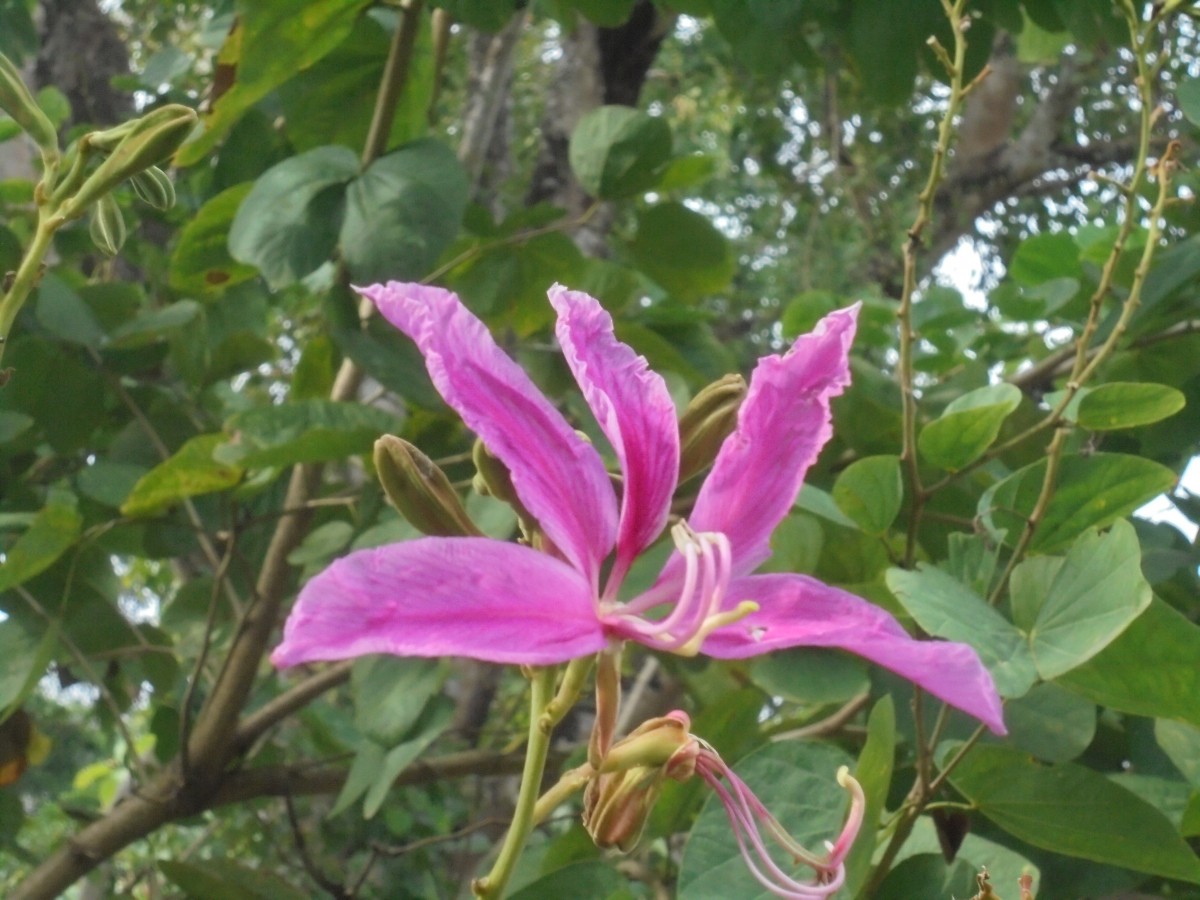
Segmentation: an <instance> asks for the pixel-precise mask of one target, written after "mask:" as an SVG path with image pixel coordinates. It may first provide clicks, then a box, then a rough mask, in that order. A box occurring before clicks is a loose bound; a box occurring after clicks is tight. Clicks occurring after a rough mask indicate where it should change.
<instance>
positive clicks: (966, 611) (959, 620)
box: [887, 563, 1037, 697]
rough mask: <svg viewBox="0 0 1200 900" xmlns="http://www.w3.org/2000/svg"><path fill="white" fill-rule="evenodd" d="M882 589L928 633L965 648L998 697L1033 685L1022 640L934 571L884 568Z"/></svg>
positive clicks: (1001, 619)
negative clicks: (988, 677)
mask: <svg viewBox="0 0 1200 900" xmlns="http://www.w3.org/2000/svg"><path fill="white" fill-rule="evenodd" d="M887 585H888V588H889V589H890V590H891V591H892V593H893V594H895V595H896V598H897V599H898V600H899V601H900V602H901V603H902V604H903V605H904V608H905V610H907V611H908V614H909V615H910V616H912V617H913V619H914V620H915V621H916V623H917V624H918V625H920V626H921V628H923V629H924V630H925V631H927V632H929V633H930V634H932V635H934V636H936V637H940V638H946V639H947V640H951V641H962V642H964V643H967V644H970V645H971V646H972V647H974V648H975V650H976V652H978V653H979V658H980V659H981V660H982V661H983V664H984V665H985V666H987V668H988V671H990V672H991V673H992V678H993V679H994V680H995V682H996V690H997V691H998V692H999V693H1000V696H1002V697H1021V696H1023V695H1024V694H1025V693H1026V692H1027V691H1028V690H1029V689H1030V687H1032V686H1033V683H1034V682H1035V681H1036V680H1037V672H1036V671H1035V669H1034V666H1033V659H1032V657H1031V656H1030V653H1029V646H1028V644H1027V643H1026V640H1025V636H1024V635H1022V634H1021V632H1020V631H1018V630H1017V629H1016V627H1015V626H1014V625H1013V624H1012V623H1011V622H1009V621H1008V620H1007V619H1005V618H1004V616H1002V615H1001V614H1000V613H999V612H997V611H996V609H995V608H993V607H992V606H989V605H988V604H987V602H986V601H985V600H984V599H983V598H982V597H979V596H978V595H977V594H975V593H974V592H972V591H971V590H970V589H968V588H967V587H966V586H965V585H963V584H961V583H960V582H959V581H957V580H956V579H954V578H951V577H950V576H949V575H947V574H946V573H945V572H943V571H941V570H940V569H936V568H934V567H933V566H930V565H928V564H926V563H921V564H920V565H918V567H917V569H916V570H915V571H910V570H907V569H888V571H887Z"/></svg>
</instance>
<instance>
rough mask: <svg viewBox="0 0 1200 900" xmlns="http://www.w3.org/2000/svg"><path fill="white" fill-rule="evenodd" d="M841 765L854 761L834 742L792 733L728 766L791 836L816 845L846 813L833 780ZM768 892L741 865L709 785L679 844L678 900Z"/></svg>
mask: <svg viewBox="0 0 1200 900" xmlns="http://www.w3.org/2000/svg"><path fill="white" fill-rule="evenodd" d="M842 766H847V767H851V768H853V766H854V761H853V760H852V759H850V757H848V756H847V755H846V754H845V753H844V752H843V751H842V750H840V749H838V748H837V747H833V746H831V745H829V744H818V743H805V742H799V741H795V742H782V743H774V744H768V745H767V746H765V747H763V748H762V749H761V750H758V751H756V752H754V753H752V754H750V755H749V756H747V757H746V758H745V759H743V760H742V761H741V762H739V763H738V764H737V765H736V766H734V767H733V768H734V771H735V772H736V773H737V775H738V776H739V777H740V778H741V779H742V780H743V781H744V782H745V783H746V785H747V786H748V787H749V788H750V790H752V791H753V792H754V793H755V794H756V795H758V797H759V798H760V799H762V800H763V802H764V803H765V804H766V806H767V807H768V809H770V811H771V814H772V815H773V816H774V817H775V818H776V819H777V820H778V821H779V823H780V824H781V825H782V826H783V827H784V829H785V830H786V831H787V832H788V833H789V834H790V835H791V836H792V837H793V838H795V839H796V841H797V842H798V843H800V844H801V845H803V846H805V847H808V848H809V849H810V850H813V851H814V852H817V853H820V852H821V850H820V848H821V847H822V846H823V844H822V841H826V840H831V839H832V838H834V837H836V836H837V834H838V832H839V831H840V830H841V827H842V822H843V821H844V819H845V815H846V792H845V790H843V789H842V788H841V787H839V786H838V783H837V780H836V776H837V771H838V769H839V768H840V767H842ZM764 839H765V840H767V841H768V843H770V839H769V838H766V837H765V836H764ZM780 858H782V854H781V855H780ZM782 865H783V867H784V869H785V870H787V869H788V868H789V867H788V865H787V864H786V863H782ZM794 876H795V877H796V879H797V880H798V881H804V880H806V879H809V880H811V871H809V870H805V869H804V868H803V867H802V866H797V867H796V868H795V869H794ZM770 896H771V894H770V893H768V892H767V891H765V890H764V889H763V888H762V887H760V886H759V885H758V883H757V882H756V881H755V880H754V878H753V876H752V875H751V874H750V872H749V871H748V870H747V869H746V863H745V861H744V860H743V859H742V854H741V851H740V850H739V849H738V845H737V841H736V840H735V839H734V836H733V830H732V829H731V828H730V826H729V820H728V819H727V818H726V816H725V808H724V807H723V806H722V805H721V802H720V799H719V798H718V797H716V796H715V795H713V794H711V793H710V794H709V797H708V799H707V800H706V801H705V803H704V808H703V809H701V811H700V816H699V817H698V818H697V819H696V824H695V825H694V826H693V827H692V831H691V835H690V836H689V838H688V842H687V846H686V847H685V848H684V851H683V864H682V866H681V867H680V871H679V898H680V900H710V898H711V900H729V898H730V897H738V898H740V900H765V898H769V897H770Z"/></svg>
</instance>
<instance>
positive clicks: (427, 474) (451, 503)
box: [375, 434, 481, 537]
mask: <svg viewBox="0 0 1200 900" xmlns="http://www.w3.org/2000/svg"><path fill="white" fill-rule="evenodd" d="M375 471H376V473H377V474H378V475H379V483H380V484H382V485H383V490H384V493H386V494H387V495H388V499H390V500H391V501H392V503H393V504H395V506H396V509H398V510H400V514H401V515H403V516H404V518H406V519H408V521H409V522H411V523H412V524H413V526H414V527H415V528H418V529H420V531H422V532H423V533H424V534H432V535H439V536H442V537H461V536H464V535H467V536H478V535H480V534H481V532H480V530H479V529H478V528H476V527H475V523H474V522H472V521H471V518H470V516H468V515H467V511H466V509H465V508H464V507H463V505H462V501H461V500H459V499H458V494H457V493H456V492H455V490H454V488H453V486H452V485H451V484H450V479H449V478H447V477H446V473H445V472H443V471H442V470H441V469H439V468H438V467H437V465H436V464H435V463H434V462H433V460H431V459H430V458H429V457H428V456H426V455H425V454H424V453H422V452H421V451H420V450H418V449H417V448H416V447H414V446H413V445H412V444H410V443H409V442H408V441H405V440H402V439H401V438H398V437H394V436H392V435H390V434H385V435H384V436H383V437H381V438H380V439H379V440H377V441H376V442H375Z"/></svg>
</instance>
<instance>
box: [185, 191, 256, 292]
mask: <svg viewBox="0 0 1200 900" xmlns="http://www.w3.org/2000/svg"><path fill="white" fill-rule="evenodd" d="M253 187H254V184H253V182H246V183H244V184H235V185H234V186H233V187H231V188H227V189H226V190H223V191H221V193H219V194H217V196H215V197H213V198H212V199H211V200H209V201H208V202H206V203H205V204H204V205H203V206H201V207H200V208H199V209H198V210H196V213H195V215H193V216H192V218H191V219H189V220H188V222H187V224H186V225H184V226H183V230H182V231H180V233H179V242H178V243H177V244H176V245H175V252H174V253H172V254H171V267H170V270H169V273H168V276H167V278H168V283H169V284H170V285H171V287H172V289H174V290H176V291H179V292H180V293H184V294H207V293H211V292H212V291H219V290H223V289H224V288H227V287H229V286H231V285H234V284H238V283H239V282H242V281H246V280H248V279H250V278H253V277H254V276H255V275H256V274H257V270H256V269H255V268H254V267H253V266H250V265H245V264H243V263H239V262H238V261H237V260H235V259H234V258H233V257H232V256H230V255H229V232H230V229H231V228H232V227H233V220H234V217H235V216H236V214H237V211H238V208H239V207H240V206H241V205H242V202H243V201H244V200H245V199H246V196H247V195H248V194H249V193H250V191H251V189H252V188H253Z"/></svg>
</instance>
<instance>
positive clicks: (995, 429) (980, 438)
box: [917, 384, 1021, 472]
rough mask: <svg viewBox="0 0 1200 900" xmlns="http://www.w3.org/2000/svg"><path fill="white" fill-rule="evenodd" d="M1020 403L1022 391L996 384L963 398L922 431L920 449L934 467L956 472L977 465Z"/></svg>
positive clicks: (972, 392)
mask: <svg viewBox="0 0 1200 900" xmlns="http://www.w3.org/2000/svg"><path fill="white" fill-rule="evenodd" d="M1020 403H1021V391H1020V389H1019V388H1017V387H1015V386H1014V385H1011V384H997V385H991V386H989V387H983V388H978V389H977V390H974V391H970V392H969V393H966V394H963V396H961V397H959V398H958V399H956V400H955V401H954V402H952V403H951V404H950V405H949V406H947V407H946V410H945V412H943V413H942V414H941V415H940V416H939V417H938V418H936V419H934V420H933V421H932V422H930V423H929V424H928V425H926V426H925V427H924V428H923V429H922V430H921V436H920V438H919V439H918V442H917V446H918V448H919V449H920V451H921V455H922V456H923V457H925V459H926V460H927V461H928V462H930V463H932V464H933V465H935V466H941V467H942V468H943V469H946V470H948V471H950V472H957V471H958V470H959V469H961V468H962V467H963V466H965V465H967V464H968V463H971V462H974V461H975V460H977V459H978V458H979V457H980V456H982V455H983V453H984V451H985V450H987V448H988V447H990V446H991V445H992V444H993V443H994V442H995V440H996V437H997V436H998V435H999V434H1000V426H1001V425H1003V424H1004V420H1005V419H1007V418H1008V416H1009V414H1010V413H1012V411H1013V410H1015V409H1016V408H1017V407H1018V406H1019V405H1020Z"/></svg>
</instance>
